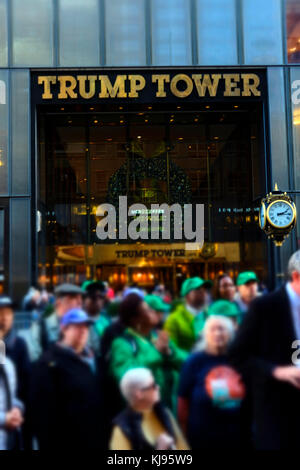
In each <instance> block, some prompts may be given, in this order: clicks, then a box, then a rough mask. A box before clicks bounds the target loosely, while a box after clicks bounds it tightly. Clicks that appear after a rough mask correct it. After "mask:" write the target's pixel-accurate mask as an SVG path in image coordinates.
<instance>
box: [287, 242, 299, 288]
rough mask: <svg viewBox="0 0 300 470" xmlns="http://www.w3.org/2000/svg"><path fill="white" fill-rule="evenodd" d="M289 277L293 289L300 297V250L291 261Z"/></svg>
mask: <svg viewBox="0 0 300 470" xmlns="http://www.w3.org/2000/svg"><path fill="white" fill-rule="evenodd" d="M288 277H289V281H290V283H291V286H292V288H293V289H294V291H295V292H296V293H297V294H298V295H300V250H297V251H295V253H293V254H292V256H291V257H290V259H289V263H288Z"/></svg>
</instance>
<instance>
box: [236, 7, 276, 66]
mask: <svg viewBox="0 0 300 470" xmlns="http://www.w3.org/2000/svg"><path fill="white" fill-rule="evenodd" d="M242 5H243V25H244V28H243V34H244V54H245V64H251V65H252V64H263V65H266V64H268V65H269V64H282V61H283V53H282V22H281V0H263V1H262V0H242Z"/></svg>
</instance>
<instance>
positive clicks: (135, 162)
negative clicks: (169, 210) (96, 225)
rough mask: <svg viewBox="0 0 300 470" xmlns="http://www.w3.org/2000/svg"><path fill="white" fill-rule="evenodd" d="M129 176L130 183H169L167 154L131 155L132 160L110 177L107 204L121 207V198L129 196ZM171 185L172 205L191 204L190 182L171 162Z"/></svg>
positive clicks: (128, 160)
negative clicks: (137, 181) (151, 180)
mask: <svg viewBox="0 0 300 470" xmlns="http://www.w3.org/2000/svg"><path fill="white" fill-rule="evenodd" d="M128 166H129V168H128ZM128 175H129V180H130V181H133V180H134V179H136V180H140V179H143V178H151V179H154V180H157V181H162V182H167V177H168V175H167V161H166V154H161V155H159V156H155V157H152V158H145V157H143V156H141V155H138V154H131V156H130V158H127V159H126V161H125V163H124V164H123V165H122V166H121V167H120V168H119V169H118V170H117V171H116V172H115V173H114V174H113V175H112V176H111V177H110V179H109V183H108V192H107V202H109V203H110V204H113V205H114V206H115V207H118V205H119V196H126V195H127V179H128ZM169 183H170V186H169V197H170V201H169V203H170V204H174V203H179V204H180V205H182V206H183V205H184V204H188V203H190V202H191V197H192V189H191V183H190V180H189V178H188V176H187V175H186V174H185V172H184V171H183V170H182V168H180V167H179V166H178V165H176V163H174V162H172V161H169Z"/></svg>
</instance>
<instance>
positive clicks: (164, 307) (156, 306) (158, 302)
mask: <svg viewBox="0 0 300 470" xmlns="http://www.w3.org/2000/svg"><path fill="white" fill-rule="evenodd" d="M145 302H146V304H148V305H149V307H151V308H152V310H155V311H156V312H169V311H170V308H171V307H170V305H168V304H167V303H166V302H164V301H163V300H162V299H161V298H160V297H158V295H146V297H145Z"/></svg>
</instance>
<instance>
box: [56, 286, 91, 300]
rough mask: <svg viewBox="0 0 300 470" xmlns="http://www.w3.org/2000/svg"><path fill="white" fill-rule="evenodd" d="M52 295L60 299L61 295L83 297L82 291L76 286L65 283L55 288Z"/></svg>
mask: <svg viewBox="0 0 300 470" xmlns="http://www.w3.org/2000/svg"><path fill="white" fill-rule="evenodd" d="M54 294H55V295H56V296H57V297H61V296H63V295H84V294H85V292H84V290H83V289H81V288H80V287H78V286H76V285H75V284H68V283H65V284H60V285H59V286H57V287H55V289H54Z"/></svg>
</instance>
